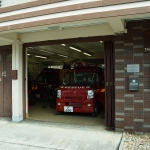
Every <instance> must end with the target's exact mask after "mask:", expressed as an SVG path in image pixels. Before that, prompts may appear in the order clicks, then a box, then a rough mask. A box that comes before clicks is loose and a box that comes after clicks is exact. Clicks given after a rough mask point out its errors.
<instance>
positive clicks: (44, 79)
mask: <svg viewBox="0 0 150 150" xmlns="http://www.w3.org/2000/svg"><path fill="white" fill-rule="evenodd" d="M59 72H60V71H59V69H52V68H43V70H42V71H41V72H40V74H39V75H38V76H37V78H36V79H35V80H34V81H33V82H32V83H31V84H30V83H29V84H30V86H29V88H28V94H29V105H34V104H35V103H36V100H37V99H43V98H44V93H45V91H46V88H47V87H48V86H51V87H53V88H58V87H59V85H60V77H59V75H60V74H59Z"/></svg>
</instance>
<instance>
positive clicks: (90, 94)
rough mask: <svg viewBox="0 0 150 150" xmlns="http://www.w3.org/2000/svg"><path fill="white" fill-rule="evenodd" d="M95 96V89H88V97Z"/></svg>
mask: <svg viewBox="0 0 150 150" xmlns="http://www.w3.org/2000/svg"><path fill="white" fill-rule="evenodd" d="M91 98H94V91H93V90H88V91H87V99H91Z"/></svg>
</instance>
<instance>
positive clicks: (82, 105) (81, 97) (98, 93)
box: [56, 62, 105, 117]
mask: <svg viewBox="0 0 150 150" xmlns="http://www.w3.org/2000/svg"><path fill="white" fill-rule="evenodd" d="M104 83H105V81H104V70H103V69H102V68H100V67H97V66H95V65H91V66H90V65H88V66H87V65H85V64H84V63H83V62H78V63H75V64H74V65H73V69H70V70H69V71H68V72H67V73H66V74H65V76H64V79H63V82H62V85H61V86H59V88H58V91H57V99H56V110H57V112H58V113H62V112H76V113H91V114H92V116H93V117H96V116H97V115H98V112H99V109H100V108H103V109H104V108H105V84H104Z"/></svg>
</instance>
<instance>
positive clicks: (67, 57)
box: [58, 54, 68, 58]
mask: <svg viewBox="0 0 150 150" xmlns="http://www.w3.org/2000/svg"><path fill="white" fill-rule="evenodd" d="M58 55H59V56H62V57H67V58H68V56H65V55H60V54H58Z"/></svg>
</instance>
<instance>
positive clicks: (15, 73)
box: [11, 70, 18, 80]
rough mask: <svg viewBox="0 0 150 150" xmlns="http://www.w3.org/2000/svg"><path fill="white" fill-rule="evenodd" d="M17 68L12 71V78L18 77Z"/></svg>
mask: <svg viewBox="0 0 150 150" xmlns="http://www.w3.org/2000/svg"><path fill="white" fill-rule="evenodd" d="M17 72H18V71H17V70H12V71H11V75H12V79H13V80H17V79H18V75H17Z"/></svg>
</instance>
